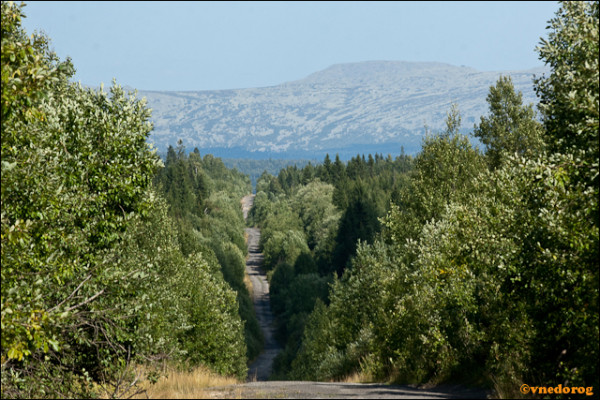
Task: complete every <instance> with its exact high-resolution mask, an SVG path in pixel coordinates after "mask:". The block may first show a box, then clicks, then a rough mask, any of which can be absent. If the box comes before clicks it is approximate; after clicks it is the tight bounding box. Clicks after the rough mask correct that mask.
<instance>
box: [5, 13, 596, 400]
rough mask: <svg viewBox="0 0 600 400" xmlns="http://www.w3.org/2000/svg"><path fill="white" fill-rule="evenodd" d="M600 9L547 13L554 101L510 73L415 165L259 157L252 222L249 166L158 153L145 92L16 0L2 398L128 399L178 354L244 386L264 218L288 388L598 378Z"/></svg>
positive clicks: (10, 43) (389, 160)
mask: <svg viewBox="0 0 600 400" xmlns="http://www.w3.org/2000/svg"><path fill="white" fill-rule="evenodd" d="M598 8H599V7H598V2H564V3H561V8H560V10H559V11H558V12H557V14H556V16H555V18H554V19H552V20H551V21H549V26H548V33H547V38H546V39H542V40H541V42H540V45H539V47H538V48H537V49H536V50H537V52H538V53H539V57H540V59H541V60H542V61H543V62H545V63H546V64H547V65H548V66H549V67H550V68H551V73H550V74H549V75H548V76H541V77H537V78H536V79H535V81H534V87H535V90H536V93H537V95H538V97H539V106H538V110H539V111H536V109H534V107H533V105H528V104H523V102H522V96H521V93H518V92H515V90H514V87H513V85H512V82H511V80H510V78H506V77H501V78H500V79H499V80H498V81H497V82H496V84H495V85H494V86H492V87H490V89H489V94H488V97H487V101H488V104H489V113H488V114H487V115H485V116H483V117H481V120H480V121H479V123H478V124H476V125H475V126H474V127H473V130H472V133H471V136H469V135H464V134H461V133H460V132H461V130H460V129H461V117H460V110H459V108H458V107H457V106H452V107H451V108H450V109H449V110H448V116H447V124H446V125H447V127H446V129H445V130H444V131H443V132H427V134H426V136H425V137H424V139H423V143H422V148H421V150H420V152H418V153H417V154H416V155H414V156H412V155H407V154H405V153H404V152H403V151H401V149H398V151H399V152H400V155H399V156H397V157H392V156H384V155H381V154H375V155H360V154H359V155H357V156H355V157H353V158H351V159H350V160H349V161H347V162H343V161H341V159H340V157H339V156H336V157H334V158H333V160H332V159H331V158H330V157H329V156H326V157H325V159H324V161H323V162H322V163H319V164H313V163H308V164H305V165H301V166H287V167H285V168H283V169H282V170H281V171H280V172H279V173H278V174H277V175H274V174H272V173H268V172H264V173H262V175H261V176H260V177H259V178H258V180H257V182H256V197H255V199H254V207H253V209H252V210H251V212H250V215H249V217H248V221H247V223H245V221H244V219H243V216H242V210H241V207H240V199H241V197H242V196H244V195H246V194H248V193H250V192H251V190H252V185H251V180H250V178H249V177H248V176H247V175H244V174H242V173H240V172H239V171H238V170H236V169H229V168H227V167H226V166H225V164H224V163H223V161H222V160H221V159H219V158H216V157H214V156H212V155H209V154H203V155H201V154H200V150H198V149H194V150H193V151H191V152H189V153H188V151H187V150H186V149H185V148H184V147H183V145H182V143H181V142H180V143H177V144H176V145H175V147H170V148H169V149H168V152H167V154H166V156H165V157H164V158H163V159H161V158H160V157H159V156H158V155H157V152H156V150H155V149H153V148H152V147H151V146H150V145H148V140H147V139H148V135H149V133H150V132H151V130H152V124H151V123H150V122H149V121H150V111H149V110H148V108H147V106H146V104H145V102H144V101H143V100H138V99H136V96H135V93H125V92H124V91H123V89H122V88H121V87H120V86H118V85H117V84H116V83H113V85H112V86H111V88H110V89H109V90H108V91H105V90H104V88H101V89H100V90H93V89H89V88H84V87H82V86H81V85H79V84H76V83H72V82H70V79H71V78H72V76H73V74H74V66H73V64H72V62H71V61H70V60H69V59H66V60H60V59H58V57H57V56H56V55H55V54H54V53H53V52H52V51H51V50H50V43H49V39H48V38H47V37H45V36H44V35H41V34H33V35H31V34H28V33H27V32H25V31H24V30H23V28H22V27H21V20H22V18H23V17H24V12H23V5H16V4H14V3H12V2H2V21H1V22H2V26H1V30H2V50H1V63H2V94H1V102H2V116H1V117H2V119H1V128H2V132H1V134H2V137H1V139H2V141H1V151H2V176H1V202H2V215H1V229H2V236H1V245H2V247H1V262H2V269H1V276H2V285H1V294H2V305H1V308H2V309H1V315H2V338H1V363H2V365H1V368H2V397H3V398H40V397H77V398H93V397H129V396H131V395H133V394H134V393H135V392H136V391H138V388H139V384H140V382H141V381H142V380H143V379H146V380H149V381H156V380H157V379H158V378H159V376H160V375H161V373H162V371H164V365H166V364H176V365H179V366H182V367H183V368H188V369H192V368H195V367H198V366H205V367H208V368H210V369H211V370H212V371H215V372H217V373H219V374H222V375H228V376H234V377H237V378H238V379H245V377H246V374H247V369H248V367H247V365H248V363H249V362H250V361H251V360H252V359H254V358H255V357H256V356H257V355H258V354H259V353H260V351H261V349H262V347H263V340H264V339H263V337H262V334H261V332H260V329H259V326H258V323H257V320H256V316H255V314H254V310H253V308H252V304H251V301H250V296H249V291H248V288H247V286H246V284H245V282H244V268H245V257H246V255H247V248H246V244H245V239H244V227H245V226H246V224H249V225H253V226H258V227H260V228H261V233H262V234H261V243H260V246H261V249H262V251H263V253H264V268H265V269H266V270H267V271H268V272H267V275H268V278H269V281H270V286H271V293H270V294H271V307H272V310H273V312H274V314H275V315H276V318H277V337H278V340H279V341H280V342H281V343H282V347H283V351H282V352H281V353H280V354H279V355H278V357H277V359H276V360H275V364H274V374H273V378H275V379H296V380H320V381H330V380H343V379H345V378H347V377H349V376H358V377H359V379H360V380H361V381H377V382H397V383H429V384H436V383H443V382H452V383H459V382H460V383H467V384H474V385H482V386H488V387H493V388H494V389H495V390H496V393H497V394H498V396H500V397H514V396H517V395H519V392H518V389H519V387H520V385H521V384H523V383H528V384H532V385H549V386H550V385H551V386H555V385H558V384H563V385H565V386H583V387H594V388H596V390H598V387H599V381H598V376H599V371H598V349H599V321H598V317H599V311H600V310H599V306H598V290H599V277H598V265H599V264H600V259H599V251H600V249H599V223H600V214H599V212H598V211H599V210H598V195H599V193H598V189H599V179H600V178H599V165H598V164H599V152H598V145H599V141H598V131H599V128H600V127H599V80H600V77H599V71H600V68H599V64H598V55H599V51H598V46H599V44H598V43H599V37H598V23H599V22H598V21H599V11H598ZM474 138H475V139H477V140H478V141H479V142H480V143H481V144H482V148H481V149H479V148H478V147H476V146H474V145H473V144H472V142H473V141H474V140H472V139H474ZM140 365H143V366H144V367H145V368H146V371H151V372H150V373H146V374H145V375H144V376H141V375H140V373H139V372H138V371H139V370H138V368H137V367H138V366H140Z"/></svg>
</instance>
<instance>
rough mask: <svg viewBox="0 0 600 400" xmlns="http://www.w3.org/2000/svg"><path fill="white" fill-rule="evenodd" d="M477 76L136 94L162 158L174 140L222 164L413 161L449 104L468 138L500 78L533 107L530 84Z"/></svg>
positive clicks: (389, 76) (382, 72) (394, 75)
mask: <svg viewBox="0 0 600 400" xmlns="http://www.w3.org/2000/svg"><path fill="white" fill-rule="evenodd" d="M548 71H549V70H548V69H547V68H543V67H542V68H534V69H529V70H523V71H478V70H475V69H473V68H469V67H465V66H459V67H458V66H453V65H449V64H443V63H437V62H402V61H368V62H360V63H350V64H336V65H333V66H331V67H329V68H327V69H325V70H323V71H319V72H316V73H314V74H312V75H309V76H308V77H306V78H304V79H300V80H296V81H292V82H286V83H282V84H280V85H276V86H270V87H262V88H249V89H232V90H210V91H180V92H179V91H178V92H167V91H145V90H140V91H138V95H139V96H140V97H146V99H147V101H148V105H149V107H150V108H151V109H152V122H153V123H154V131H153V132H152V133H151V137H150V141H151V142H154V144H155V146H156V147H157V148H158V149H159V152H164V151H165V150H166V148H167V147H168V146H169V145H173V146H175V145H176V143H177V141H178V140H179V139H181V140H182V142H183V144H184V146H185V147H186V148H187V149H188V150H192V149H193V148H194V147H198V149H199V150H200V151H201V153H212V154H214V155H217V156H220V157H229V158H255V159H261V158H270V157H274V158H286V157H296V158H297V157H305V158H306V157H308V158H314V157H321V156H322V155H324V154H325V153H330V154H332V155H333V154H336V153H339V154H340V155H341V156H345V157H344V158H347V157H350V156H353V155H356V154H357V153H366V152H371V153H375V152H378V153H382V154H386V155H387V154H395V153H399V152H400V150H401V148H403V149H404V150H405V151H406V152H408V153H410V152H415V151H417V150H418V149H419V148H420V145H421V137H422V136H423V134H424V133H425V126H427V127H428V129H429V130H430V131H432V132H437V131H442V130H443V129H444V128H445V120H446V115H447V112H448V111H449V110H450V107H451V104H452V103H456V104H457V106H458V108H459V110H460V113H461V116H462V129H463V131H465V132H470V131H472V129H473V126H474V124H475V123H479V121H480V117H481V116H482V115H485V114H486V113H487V112H488V104H487V102H486V97H487V95H488V92H489V88H490V86H492V85H495V83H496V81H497V79H498V77H499V76H500V75H504V76H507V75H508V76H511V77H512V81H513V84H514V86H515V90H516V91H521V92H522V93H523V102H524V103H525V104H528V103H537V98H536V96H535V93H534V91H533V80H532V79H533V77H534V75H535V76H537V77H540V76H541V75H542V74H544V73H547V72H548Z"/></svg>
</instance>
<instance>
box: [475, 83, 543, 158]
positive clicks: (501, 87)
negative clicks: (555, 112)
mask: <svg viewBox="0 0 600 400" xmlns="http://www.w3.org/2000/svg"><path fill="white" fill-rule="evenodd" d="M522 99H523V94H522V93H521V92H519V93H515V91H514V86H513V84H512V79H511V78H510V77H502V76H501V77H500V78H499V79H498V82H497V83H496V86H491V87H490V93H489V94H488V97H487V102H488V103H489V105H490V115H489V116H488V117H481V122H480V123H479V126H475V129H474V131H473V136H475V137H477V138H479V139H480V140H481V142H482V143H483V144H484V145H485V146H486V157H487V159H488V165H489V166H490V168H493V169H495V168H498V167H500V166H501V165H502V164H503V163H504V160H503V157H507V156H512V155H514V154H515V153H516V154H518V155H520V156H526V157H531V156H534V155H537V154H539V153H540V151H541V150H542V149H543V140H542V133H543V130H542V125H541V124H540V123H539V122H538V121H536V119H535V111H534V110H533V105H531V104H530V105H528V106H523V101H522Z"/></svg>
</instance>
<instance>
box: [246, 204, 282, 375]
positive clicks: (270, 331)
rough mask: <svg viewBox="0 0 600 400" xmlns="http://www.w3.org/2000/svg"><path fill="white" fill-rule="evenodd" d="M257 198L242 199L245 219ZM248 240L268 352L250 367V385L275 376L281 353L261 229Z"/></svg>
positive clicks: (248, 265)
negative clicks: (263, 266) (264, 270)
mask: <svg viewBox="0 0 600 400" xmlns="http://www.w3.org/2000/svg"><path fill="white" fill-rule="evenodd" d="M253 201H254V195H248V196H245V197H244V198H243V199H242V210H243V212H244V218H246V217H247V215H248V211H249V210H250V208H252V204H253ZM246 234H247V236H248V259H247V261H246V272H247V273H248V276H249V277H250V281H251V282H252V302H253V303H254V310H255V311H256V317H257V318H258V323H259V324H260V328H261V330H262V332H263V335H264V337H265V348H264V350H263V352H262V353H261V354H260V355H259V356H258V358H257V359H256V360H254V362H253V363H252V364H251V365H250V368H249V371H248V380H249V381H266V380H267V379H268V378H269V375H271V367H272V366H273V360H274V359H275V356H276V355H277V353H278V352H279V351H280V350H281V348H280V347H279V344H278V343H277V341H275V337H274V330H275V328H274V326H273V322H274V317H273V313H272V312H271V302H270V297H269V282H267V276H266V275H265V274H264V272H263V271H262V270H261V268H260V267H261V265H262V262H263V255H262V253H260V252H259V248H258V243H259V241H260V229H258V228H246Z"/></svg>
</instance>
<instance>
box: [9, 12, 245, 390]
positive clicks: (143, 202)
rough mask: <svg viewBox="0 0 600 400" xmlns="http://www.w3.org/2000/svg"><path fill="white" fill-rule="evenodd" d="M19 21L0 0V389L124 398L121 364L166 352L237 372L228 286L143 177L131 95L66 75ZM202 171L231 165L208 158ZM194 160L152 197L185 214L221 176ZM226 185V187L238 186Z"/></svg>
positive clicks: (142, 136)
mask: <svg viewBox="0 0 600 400" xmlns="http://www.w3.org/2000/svg"><path fill="white" fill-rule="evenodd" d="M22 17H23V13H22V6H17V5H14V4H13V3H4V2H3V3H2V185H1V193H2V344H1V346H2V348H1V357H2V395H3V397H25V398H36V397H97V396H108V397H121V396H130V395H131V394H132V393H131V392H132V391H133V392H135V391H136V390H137V383H138V378H137V377H136V376H135V374H134V373H133V372H132V368H131V367H132V365H133V364H135V363H138V362H153V361H159V360H165V359H168V358H173V359H175V360H178V361H180V362H181V361H184V360H188V361H189V362H191V363H192V364H195V365H198V364H204V365H206V366H209V367H210V368H212V369H214V370H216V371H218V372H220V373H222V374H227V375H236V376H238V377H239V378H243V377H245V375H246V371H247V368H246V365H245V364H246V345H245V343H244V340H243V332H244V331H243V329H244V327H243V323H242V320H241V319H240V316H239V314H238V303H237V301H236V296H237V294H236V292H234V291H233V290H232V289H231V288H230V286H229V284H228V283H226V282H225V280H224V278H223V275H222V273H221V266H220V265H219V260H218V259H217V258H216V257H215V256H214V254H213V252H212V251H211V250H209V249H208V248H207V247H206V246H205V245H204V244H203V243H202V242H199V241H194V240H189V239H190V238H193V236H194V235H195V233H194V232H190V231H189V230H186V229H184V227H182V226H179V225H177V224H175V223H174V222H173V220H172V219H171V217H170V216H169V215H168V214H167V204H166V203H165V202H164V200H162V198H161V195H160V194H159V193H157V191H156V190H155V189H154V188H153V185H152V180H153V178H154V175H155V172H156V171H157V169H158V168H160V166H161V162H160V159H159V158H158V157H157V156H156V154H155V152H154V151H153V150H152V149H151V148H150V147H149V146H148V145H147V143H146V140H147V137H148V134H149V132H150V130H151V129H152V125H151V124H150V123H149V122H148V119H149V116H150V111H149V110H148V109H147V108H146V106H145V103H144V101H139V100H137V99H135V95H132V94H128V95H127V94H125V93H124V91H123V90H122V89H121V88H120V87H119V86H117V85H116V84H114V85H113V86H112V87H111V89H110V92H109V93H106V92H104V90H103V89H102V88H101V89H100V90H98V91H95V90H91V89H84V88H82V87H81V86H80V85H78V84H73V83H69V82H68V79H69V77H70V76H71V75H72V73H73V68H72V66H71V64H70V62H69V61H68V60H67V61H66V62H60V61H59V60H58V59H57V57H56V56H55V55H54V54H53V53H51V52H50V51H49V50H48V47H49V45H48V40H47V39H46V38H45V37H43V36H40V35H32V36H31V37H28V36H27V35H26V34H25V32H24V31H23V30H22V28H21V26H20V21H21V18H22ZM177 157H178V156H177V154H175V159H176V160H177V161H179V160H178V159H177ZM203 166H205V169H206V170H207V171H209V173H214V175H213V176H217V177H218V178H219V179H222V178H224V179H225V180H226V179H228V178H229V177H231V176H232V175H231V174H230V173H229V172H228V170H227V169H226V168H224V167H221V166H222V163H221V164H219V163H218V162H216V161H215V160H213V159H208V160H206V162H205V163H204V164H203ZM182 167H183V168H182ZM194 167H195V164H193V163H192V164H185V163H179V162H178V163H177V169H174V170H172V171H171V172H174V174H173V180H174V181H175V184H174V185H171V186H169V190H168V192H167V193H168V196H167V198H168V199H169V201H170V202H172V203H173V204H174V206H173V207H172V209H176V210H177V213H179V214H180V215H190V214H189V213H188V206H189V207H190V208H192V209H193V212H192V213H191V214H192V215H194V216H196V217H198V216H199V214H201V213H202V211H201V210H203V209H202V206H205V203H206V204H209V203H210V200H211V199H210V198H208V199H206V194H207V193H208V192H209V191H210V190H211V188H213V187H214V188H216V189H217V190H227V189H232V188H231V184H236V183H237V181H235V182H233V183H231V182H221V181H220V180H213V182H212V185H213V186H211V182H210V181H209V180H208V178H206V176H204V175H197V174H195V173H196V172H197V170H196V169H195V168H194ZM232 174H234V173H232ZM234 175H235V174H234ZM238 176H239V175H238ZM205 178H206V179H205ZM241 180H242V181H243V182H244V183H245V185H239V186H238V187H237V188H235V189H232V190H231V192H232V193H235V195H236V196H238V195H239V192H240V190H241V191H244V190H249V181H248V180H247V178H241ZM167 181H168V180H167ZM216 201H219V200H216ZM237 201H238V203H235V205H237V208H239V198H238V199H237ZM239 214H240V219H241V211H240V212H239ZM218 215H219V212H215V218H217V216H218ZM222 215H223V217H222V218H228V217H231V215H232V214H231V213H222ZM238 226H240V227H241V228H240V232H239V233H236V232H233V231H227V232H226V233H224V234H223V236H224V237H227V238H228V240H230V241H231V242H232V243H233V245H231V246H224V252H225V253H227V256H224V257H223V260H224V261H223V262H227V263H230V264H231V265H230V266H229V267H230V268H229V269H228V270H227V271H229V270H231V271H235V269H236V268H239V259H240V253H243V251H245V246H244V243H243V236H242V233H241V230H242V228H243V219H241V222H240V223H239V224H238ZM188 233H191V234H188ZM180 239H181V240H187V241H186V242H185V243H183V242H182V241H180ZM240 248H243V251H242V250H240ZM229 252H231V253H232V254H234V256H229ZM241 257H243V256H241ZM236 262H237V264H236ZM236 273H237V272H236ZM235 276H239V273H238V274H237V275H235Z"/></svg>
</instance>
